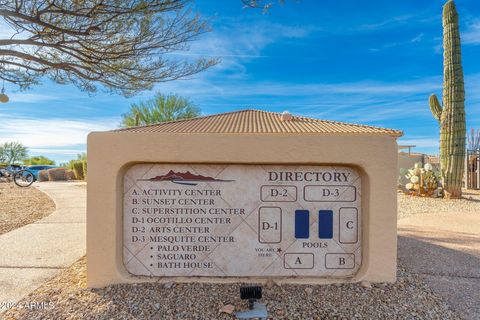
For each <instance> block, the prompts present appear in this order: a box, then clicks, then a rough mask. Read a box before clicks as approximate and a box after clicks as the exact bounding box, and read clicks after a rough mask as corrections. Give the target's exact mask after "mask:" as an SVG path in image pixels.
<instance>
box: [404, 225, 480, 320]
mask: <svg viewBox="0 0 480 320" xmlns="http://www.w3.org/2000/svg"><path fill="white" fill-rule="evenodd" d="M398 259H399V262H400V263H401V264H402V265H403V266H405V267H406V269H407V270H408V271H409V272H412V273H415V274H419V275H421V276H422V277H423V278H424V280H425V281H426V283H427V284H428V286H429V287H430V288H431V289H432V290H433V291H434V292H436V293H437V294H439V295H440V296H442V297H443V298H444V299H445V301H447V303H448V304H449V305H450V306H451V307H452V308H453V309H455V310H456V311H457V312H458V313H459V314H460V315H461V316H462V317H464V319H479V318H480V304H478V301H480V267H479V266H480V236H479V235H474V234H471V233H458V232H455V233H454V232H445V231H442V232H434V231H431V230H430V231H428V230H424V231H422V230H419V229H418V228H408V227H401V228H399V237H398Z"/></svg>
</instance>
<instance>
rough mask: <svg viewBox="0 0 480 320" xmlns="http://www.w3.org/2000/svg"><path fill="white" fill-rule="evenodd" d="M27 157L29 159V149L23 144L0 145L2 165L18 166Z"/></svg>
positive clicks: (8, 143) (9, 143) (0, 161)
mask: <svg viewBox="0 0 480 320" xmlns="http://www.w3.org/2000/svg"><path fill="white" fill-rule="evenodd" d="M26 157H28V149H27V148H26V147H25V146H24V145H22V144H21V143H19V142H5V143H3V144H0V163H5V164H7V165H12V164H18V163H19V162H20V161H22V160H24V159H25V158H26Z"/></svg>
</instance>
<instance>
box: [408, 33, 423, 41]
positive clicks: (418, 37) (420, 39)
mask: <svg viewBox="0 0 480 320" xmlns="http://www.w3.org/2000/svg"><path fill="white" fill-rule="evenodd" d="M424 35H425V34H424V33H420V34H418V35H417V36H415V37H414V38H412V39H410V41H409V42H410V43H417V42H421V41H422V39H423V36H424Z"/></svg>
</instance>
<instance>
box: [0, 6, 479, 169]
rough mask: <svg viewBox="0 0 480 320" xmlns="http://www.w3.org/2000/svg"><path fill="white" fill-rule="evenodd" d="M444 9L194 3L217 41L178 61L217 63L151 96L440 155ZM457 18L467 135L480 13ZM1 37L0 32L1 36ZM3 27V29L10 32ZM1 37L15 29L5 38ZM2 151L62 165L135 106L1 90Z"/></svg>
mask: <svg viewBox="0 0 480 320" xmlns="http://www.w3.org/2000/svg"><path fill="white" fill-rule="evenodd" d="M443 3H444V1H443V0H442V1H440V0H438V1H437V0H429V1H418V0H402V1H385V0H376V1H374V0H369V1H357V0H342V1H313V0H302V1H289V0H287V2H286V4H285V5H283V6H281V5H275V6H274V7H273V8H272V9H271V10H270V12H269V13H268V14H262V12H261V10H250V9H249V10H246V9H243V8H242V4H241V2H240V0H238V1H236V0H230V1H207V0H203V1H202V0H198V1H197V2H196V3H195V5H194V9H195V10H198V11H199V12H200V14H201V15H202V16H204V17H205V18H206V19H209V20H211V24H212V32H210V33H208V34H205V35H202V36H201V37H200V38H199V39H198V41H196V42H194V43H192V45H191V49H190V51H187V52H179V53H178V54H176V55H178V56H181V57H184V58H187V59H188V58H193V57H196V56H201V55H203V56H212V57H219V58H221V60H222V61H221V63H220V64H219V65H217V66H215V67H213V68H211V69H209V70H208V71H205V72H203V73H201V74H198V75H196V76H195V77H192V78H191V79H188V80H181V81H175V82H169V83H162V84H159V85H157V86H156V88H155V90H160V91H161V92H163V93H177V94H180V95H183V96H187V97H189V98H190V99H191V100H192V101H193V102H194V103H196V104H197V105H198V106H199V107H200V108H201V110H202V113H203V114H205V115H207V114H213V113H218V112H225V111H232V110H239V109H244V108H256V109H263V110H269V111H278V112H281V111H284V110H288V111H290V112H292V113H294V114H298V115H303V116H310V117H316V118H322V119H331V120H338V121H345V122H356V123H362V124H369V125H375V126H383V127H390V128H395V129H401V130H404V132H405V136H404V137H403V138H402V139H401V140H400V143H401V144H414V145H417V148H416V151H422V152H426V153H431V154H435V153H437V149H438V125H437V122H436V120H434V119H433V117H432V116H431V114H430V111H429V108H428V96H429V95H430V94H431V93H437V95H439V96H441V93H442V72H443V65H442V63H443V57H442V25H441V10H442V5H443ZM456 4H457V8H458V11H459V13H460V18H461V34H462V43H463V46H462V50H463V66H464V72H465V83H466V112H467V122H468V123H467V127H468V128H471V127H475V128H479V129H480V112H479V110H480V59H479V57H480V2H479V1H478V0H457V1H456ZM0 27H1V25H0ZM3 28H5V27H3ZM1 34H8V30H3V29H0V35H1ZM5 86H6V90H7V93H8V94H9V96H10V99H11V101H10V102H9V103H8V104H1V105H0V117H1V119H2V122H1V123H0V142H4V141H12V140H14V141H19V142H22V143H24V144H25V145H27V146H28V147H29V148H30V154H31V155H38V154H42V155H46V156H48V157H50V158H52V159H55V160H56V161H57V162H63V161H66V160H68V159H72V158H74V157H75V155H76V154H77V153H79V152H82V151H85V149H86V145H85V143H86V136H87V134H88V132H90V131H101V130H109V129H114V128H116V127H118V124H119V122H120V116H121V114H122V113H125V112H126V111H127V110H128V108H129V105H130V104H131V103H132V102H136V101H139V100H142V99H148V98H150V97H152V96H153V94H154V91H155V90H153V91H150V92H144V93H142V94H140V95H138V96H136V97H133V98H129V99H126V98H123V97H121V96H116V95H110V94H103V93H99V94H97V95H95V96H93V97H91V96H89V95H88V94H86V93H84V92H81V91H79V90H77V89H76V88H75V87H73V86H64V85H57V84H53V83H51V82H49V81H45V82H44V84H43V85H41V86H38V87H35V88H33V89H31V90H28V91H26V92H18V90H17V89H16V88H14V87H13V86H12V85H10V84H6V85H5Z"/></svg>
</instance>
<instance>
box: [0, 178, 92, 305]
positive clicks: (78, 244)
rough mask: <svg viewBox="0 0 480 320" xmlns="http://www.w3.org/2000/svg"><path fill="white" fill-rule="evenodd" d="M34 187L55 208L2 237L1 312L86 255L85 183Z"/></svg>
mask: <svg viewBox="0 0 480 320" xmlns="http://www.w3.org/2000/svg"><path fill="white" fill-rule="evenodd" d="M34 186H35V187H37V188H38V189H39V190H41V191H43V192H45V193H46V194H47V195H48V196H50V197H51V198H52V199H53V200H54V202H55V205H56V210H55V212H53V213H52V214H51V215H49V216H47V217H45V218H43V219H41V220H38V221H37V222H35V223H32V224H29V225H26V226H23V227H21V228H18V229H16V230H13V231H10V232H8V233H5V234H3V235H0V248H1V255H0V312H2V311H4V310H5V303H15V302H17V301H19V300H20V299H22V298H23V297H25V296H26V295H28V294H29V293H30V292H32V291H33V290H35V289H36V288H37V287H39V286H40V285H41V284H42V283H44V282H45V281H46V280H48V279H50V278H51V277H53V276H55V275H56V274H57V273H59V272H60V271H61V270H62V269H63V268H67V267H68V266H70V265H71V264H72V263H73V262H75V261H76V260H78V259H79V258H80V257H82V256H83V255H85V252H86V209H85V207H86V187H85V184H84V183H72V182H42V183H35V184H34Z"/></svg>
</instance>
